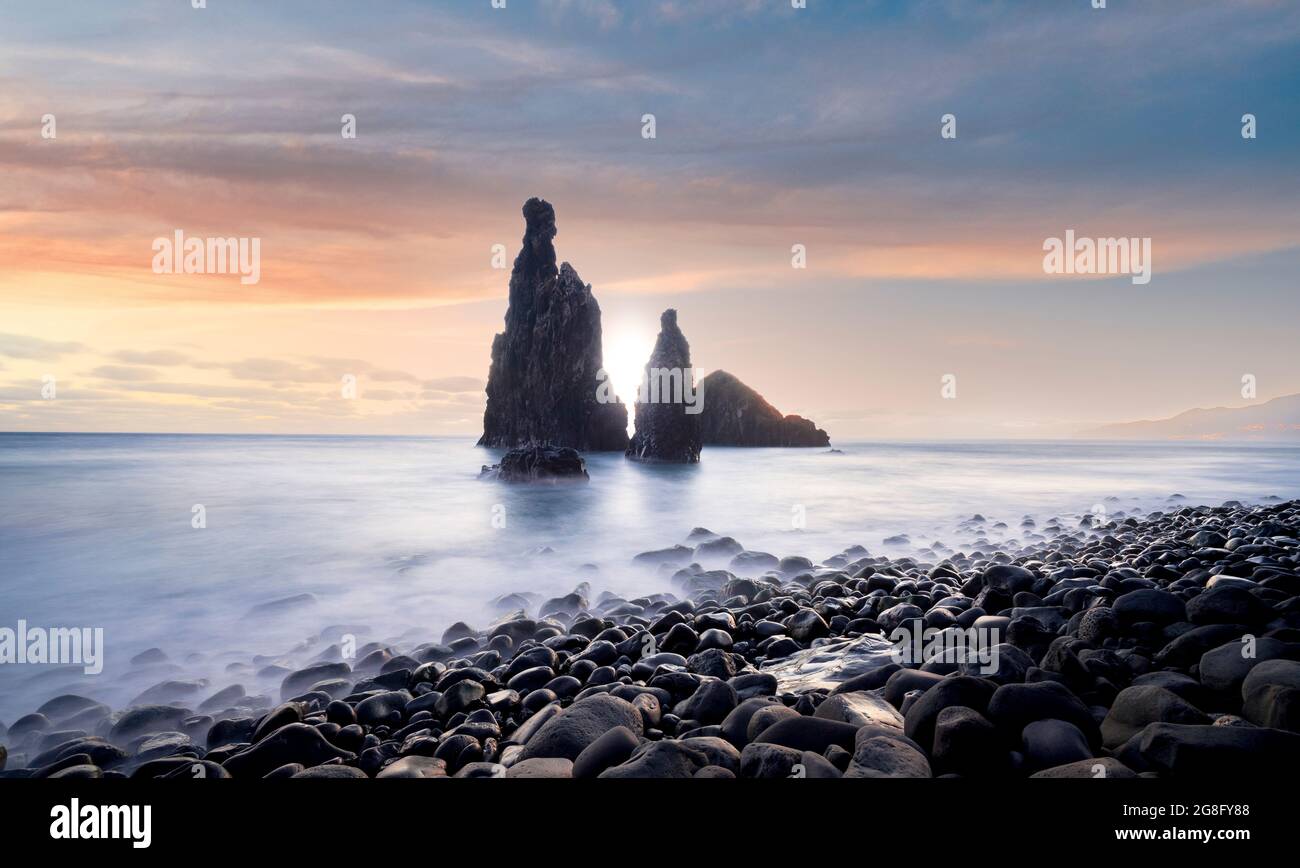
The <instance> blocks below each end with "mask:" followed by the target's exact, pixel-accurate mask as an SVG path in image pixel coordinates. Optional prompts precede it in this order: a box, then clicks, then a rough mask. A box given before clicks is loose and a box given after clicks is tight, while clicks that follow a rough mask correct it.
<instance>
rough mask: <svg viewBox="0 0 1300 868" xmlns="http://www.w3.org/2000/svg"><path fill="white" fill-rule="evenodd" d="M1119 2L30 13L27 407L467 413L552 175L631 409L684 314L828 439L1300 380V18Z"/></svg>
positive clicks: (5, 260) (5, 230)
mask: <svg viewBox="0 0 1300 868" xmlns="http://www.w3.org/2000/svg"><path fill="white" fill-rule="evenodd" d="M1107 6H1108V8H1105V9H1094V8H1092V0H1024V2H1000V0H981V2H975V0H913V2H901V0H899V2H886V0H854V2H850V0H839V2H832V0H808V3H807V8H805V9H795V8H792V5H791V3H790V2H788V0H725V2H724V0H690V2H687V0H637V2H613V0H508V2H507V3H506V8H504V9H498V8H493V5H492V3H491V2H490V0H380V2H373V3H367V4H358V3H354V2H345V0H337V2H329V0H315V2H299V0H277V2H275V3H273V4H272V3H258V2H245V0H207V2H206V8H203V9H194V8H192V4H191V2H190V0H121V2H113V3H102V2H71V0H66V2H65V0H42V2H15V0H0V430H18V431H166V432H194V433H199V432H223V433H224V432H229V433H244V432H248V433H283V434H304V433H322V434H408V435H477V434H478V433H479V432H480V431H481V425H482V412H483V406H484V400H485V399H484V395H483V387H484V379H485V377H486V374H487V368H488V363H489V354H490V346H491V339H492V335H493V334H494V333H495V332H496V331H499V330H500V329H501V327H502V318H503V316H504V314H505V299H506V292H507V283H508V279H509V271H508V268H509V262H510V261H512V260H513V258H514V255H515V253H516V252H517V250H518V247H519V239H520V237H521V236H522V232H523V221H522V218H521V215H520V208H521V206H522V204H523V202H524V201H525V200H526V199H527V198H529V197H531V196H540V197H543V198H545V199H547V200H548V201H550V202H552V203H553V204H554V206H555V208H556V212H557V225H558V227H559V235H558V237H557V239H556V246H557V250H558V254H559V257H560V259H561V260H566V261H569V262H571V263H572V264H573V265H574V267H575V268H576V269H577V271H578V273H579V274H580V275H581V277H582V279H583V280H584V281H586V282H588V283H590V284H592V287H593V291H594V292H595V294H596V297H597V299H598V300H599V302H600V305H601V308H602V310H603V312H604V332H605V355H606V364H607V366H608V367H610V368H611V370H612V371H613V373H614V376H615V382H616V383H621V384H622V385H623V386H624V388H622V389H621V391H622V392H623V393H624V394H628V393H630V391H631V390H630V389H628V388H626V386H627V384H628V383H630V382H634V380H635V377H636V372H637V370H638V368H639V366H640V365H642V364H644V361H645V359H646V358H647V356H648V355H649V351H650V349H651V347H652V345H653V342H654V338H655V330H656V329H657V325H658V318H659V313H660V312H661V311H662V310H663V309H664V308H666V307H674V308H676V309H677V310H678V312H679V323H680V325H681V327H682V330H683V332H684V333H685V335H686V337H687V338H688V340H689V341H690V342H691V347H692V360H693V363H694V364H695V365H696V366H697V367H698V368H699V369H700V372H701V373H706V372H708V371H710V370H714V369H719V368H721V369H726V370H728V371H730V372H732V373H733V374H735V375H737V376H738V377H740V378H741V379H742V380H744V381H745V382H747V383H749V384H750V385H751V386H753V387H754V388H756V389H757V390H758V391H760V392H761V393H762V394H764V395H765V396H766V397H767V398H768V400H769V401H771V402H772V403H773V404H774V405H776V406H777V407H779V408H780V409H781V410H782V411H783V412H787V413H799V414H801V415H804V416H807V417H809V418H812V419H814V420H815V421H816V422H817V423H818V424H819V425H820V426H821V427H824V428H826V429H827V430H828V431H829V432H830V434H831V436H832V438H833V439H838V440H847V439H856V438H890V439H897V438H921V439H931V438H974V437H979V438H983V437H1027V438H1043V437H1069V436H1073V435H1075V434H1077V433H1078V432H1080V431H1085V430H1087V429H1090V428H1092V427H1095V426H1097V425H1101V424H1105V423H1111V422H1122V421H1128V420H1133V419H1150V418H1161V417H1166V416H1172V415H1175V414H1177V413H1179V412H1182V411H1184V410H1187V409H1189V408H1192V407H1215V406H1241V405H1245V404H1249V403H1253V402H1255V401H1261V402H1262V401H1266V400H1268V399H1270V398H1272V397H1276V396H1279V395H1285V394H1292V393H1295V392H1300V364H1297V353H1296V342H1295V323H1296V322H1297V321H1300V292H1297V286H1296V275H1297V273H1300V267H1298V266H1300V209H1298V208H1297V207H1296V202H1297V199H1298V194H1300V169H1298V168H1297V159H1296V157H1297V154H1300V101H1298V100H1297V96H1296V95H1297V94H1298V93H1300V51H1298V50H1297V47H1298V46H1300V4H1296V3H1294V2H1284V0H1277V2H1271V0H1149V2H1141V3H1139V2H1127V0H1110V2H1109V3H1108V4H1107ZM1247 113H1249V114H1252V115H1254V116H1255V118H1256V137H1255V138H1252V139H1247V138H1244V137H1243V136H1242V126H1243V121H1242V117H1243V115H1244V114H1247ZM647 114H652V115H653V116H654V127H655V129H654V137H653V138H647V137H646V135H645V124H644V122H643V118H644V116H645V115H647ZM949 114H951V115H952V116H953V117H954V118H955V132H956V136H955V138H953V137H944V135H943V134H942V132H943V123H942V120H941V119H942V118H943V117H944V116H945V115H949ZM49 115H53V122H54V123H53V130H52V132H53V135H52V136H51V135H50V132H51V129H50V124H49V123H48V118H47V116H49ZM344 115H351V116H353V117H354V118H355V133H356V134H355V138H345V137H344V135H343V134H342V128H343V116H344ZM1069 229H1073V230H1074V231H1075V233H1076V234H1077V235H1078V236H1084V237H1094V238H1095V237H1101V238H1105V237H1125V238H1127V237H1136V238H1149V239H1151V242H1150V243H1151V248H1152V278H1151V281H1150V282H1149V283H1147V284H1144V285H1136V284H1134V283H1133V282H1132V280H1131V279H1130V278H1129V276H1127V275H1068V274H1045V273H1044V269H1043V257H1044V252H1043V244H1044V241H1045V240H1046V239H1049V238H1053V237H1064V234H1065V232H1066V230H1069ZM177 231H180V232H182V233H184V235H185V236H187V237H198V238H206V237H238V238H247V239H253V238H256V239H258V241H259V243H260V252H261V257H260V265H261V268H260V280H259V281H258V282H257V283H255V284H245V283H243V282H241V280H240V278H239V276H238V275H235V274H165V273H164V274H159V273H155V270H154V268H153V264H154V258H155V255H154V254H155V251H154V248H153V244H154V241H155V239H158V238H172V237H174V233H176V232H177ZM497 245H500V247H501V248H504V249H505V250H506V253H505V255H504V257H501V256H495V257H494V250H499V249H500V248H498V247H497ZM795 245H803V249H804V250H805V251H806V267H805V268H794V267H792V250H793V249H794V247H795ZM494 259H495V260H496V262H494ZM502 259H504V261H505V264H506V268H505V269H504V270H503V269H501V268H498V267H494V265H499V264H501V260H502ZM1247 374H1250V375H1252V376H1253V377H1254V378H1255V382H1256V383H1257V393H1256V395H1255V396H1254V397H1253V398H1248V397H1243V395H1242V392H1241V389H1242V387H1241V382H1242V377H1243V376H1245V375H1247ZM949 376H950V377H951V378H952V379H951V380H947V381H946V380H945V379H944V378H945V377H949ZM345 377H352V378H355V382H356V390H355V397H353V396H351V395H350V394H345V389H344V388H343V387H342V384H343V383H344V378H345ZM945 382H947V383H951V384H953V385H955V391H954V389H951V388H950V389H949V390H948V392H947V393H946V394H947V395H948V397H945V391H944V385H945ZM51 383H53V397H52V398H50V397H47V395H48V394H49V384H51ZM43 389H44V390H45V391H44V392H43Z"/></svg>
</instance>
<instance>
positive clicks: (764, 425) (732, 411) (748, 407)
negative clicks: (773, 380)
mask: <svg viewBox="0 0 1300 868" xmlns="http://www.w3.org/2000/svg"><path fill="white" fill-rule="evenodd" d="M700 389H701V394H700V397H701V400H702V402H703V407H704V412H703V413H701V414H700V417H699V418H700V420H701V433H702V437H703V442H704V445H706V446H829V445H830V443H831V438H830V437H829V436H828V435H827V434H826V432H825V431H823V430H822V429H820V428H818V427H817V426H816V425H815V424H813V422H812V421H811V420H809V419H805V418H803V417H802V416H783V415H781V412H780V411H779V410H777V409H776V408H775V407H773V406H772V405H771V404H769V403H767V401H766V400H764V399H763V396H762V395H760V394H758V392H755V391H754V390H753V389H751V388H750V387H749V386H746V385H745V384H744V383H742V382H740V380H738V379H736V378H735V377H734V376H732V375H731V374H729V373H727V372H726V371H714V372H713V373H712V374H709V375H708V376H707V377H705V378H704V380H703V381H702V382H701V384H700Z"/></svg>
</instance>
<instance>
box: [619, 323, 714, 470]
mask: <svg viewBox="0 0 1300 868" xmlns="http://www.w3.org/2000/svg"><path fill="white" fill-rule="evenodd" d="M642 383H643V385H642V388H641V394H640V395H639V396H638V398H637V403H636V433H635V434H634V435H633V436H632V443H631V445H629V446H628V448H627V455H628V457H629V458H635V459H637V460H639V461H670V462H676V463H679V464H694V463H695V462H697V461H699V460H700V447H701V446H702V445H703V444H702V443H701V440H700V415H699V411H700V410H701V409H702V408H701V406H700V403H699V397H700V396H699V394H698V393H697V391H696V387H695V372H694V371H693V370H692V369H691V345H690V344H688V343H687V342H686V336H685V335H683V334H682V330H681V329H680V328H678V327H677V311H675V310H672V309H669V310H666V311H664V312H663V316H661V317H660V318H659V339H658V340H657V341H655V348H654V352H652V353H651V354H650V361H649V362H648V363H646V367H645V378H644V379H643V381H642Z"/></svg>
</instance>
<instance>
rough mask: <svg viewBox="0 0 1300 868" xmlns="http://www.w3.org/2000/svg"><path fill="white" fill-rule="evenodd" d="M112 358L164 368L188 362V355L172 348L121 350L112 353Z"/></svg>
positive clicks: (128, 362) (132, 363) (131, 363)
mask: <svg viewBox="0 0 1300 868" xmlns="http://www.w3.org/2000/svg"><path fill="white" fill-rule="evenodd" d="M112 358H114V359H116V360H117V361H119V362H126V363H127V364H129V365H155V366H158V367H164V368H167V367H175V366H177V365H187V364H189V362H190V357H189V356H187V355H185V354H184V353H178V352H176V351H174V350H153V351H152V352H141V351H139V350H122V351H121V352H117V353H113V355H112Z"/></svg>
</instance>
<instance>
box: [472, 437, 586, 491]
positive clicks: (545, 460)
mask: <svg viewBox="0 0 1300 868" xmlns="http://www.w3.org/2000/svg"><path fill="white" fill-rule="evenodd" d="M479 479H498V480H500V481H501V482H587V481H589V480H590V479H591V477H590V475H588V473H587V462H586V461H584V460H583V459H582V456H581V455H579V454H578V451H577V450H576V449H570V448H569V447H567V446H553V445H551V444H549V443H530V444H528V445H527V446H519V447H516V448H514V449H511V450H510V451H509V452H507V453H506V454H505V455H503V456H501V463H500V464H493V465H492V466H491V467H489V466H487V465H484V466H483V470H482V471H481V472H480V473H479Z"/></svg>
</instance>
